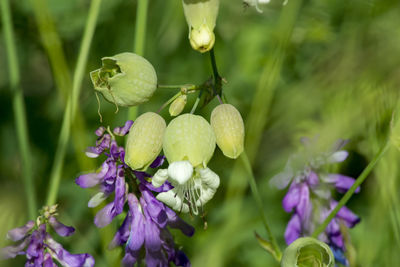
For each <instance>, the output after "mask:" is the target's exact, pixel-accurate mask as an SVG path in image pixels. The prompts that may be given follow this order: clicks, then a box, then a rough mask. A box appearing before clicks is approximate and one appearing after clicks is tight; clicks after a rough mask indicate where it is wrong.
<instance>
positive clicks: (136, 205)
mask: <svg viewBox="0 0 400 267" xmlns="http://www.w3.org/2000/svg"><path fill="white" fill-rule="evenodd" d="M146 114H147V115H146ZM146 114H144V115H145V116H153V115H152V114H150V115H149V114H148V113H146ZM157 116H158V115H157ZM140 118H142V119H143V117H142V116H140V117H139V118H138V119H137V120H139V119H140ZM132 124H133V125H134V126H132ZM134 127H145V128H146V127H148V125H146V123H144V124H143V123H142V122H141V121H140V120H139V122H138V121H135V123H133V122H132V121H127V122H126V124H125V126H123V127H117V128H115V129H114V131H113V133H111V132H110V130H107V132H106V129H105V128H104V127H100V128H99V129H98V130H97V131H96V135H98V136H99V138H98V140H97V142H96V147H90V148H89V149H88V152H89V153H87V154H88V156H99V155H100V154H104V155H106V156H107V159H106V160H105V162H104V163H103V164H102V167H101V169H100V171H99V172H95V173H89V174H83V175H81V176H79V177H78V178H77V179H76V183H77V184H78V185H79V186H81V187H83V188H86V187H93V186H96V185H98V186H99V189H100V192H99V193H97V194H96V195H94V196H93V197H92V199H90V201H89V204H88V205H89V207H96V206H98V205H99V204H100V203H101V202H102V201H104V200H105V199H107V198H108V197H109V196H110V195H111V194H113V195H114V200H113V201H111V202H109V203H108V204H107V205H106V206H105V207H104V208H103V209H101V210H100V211H99V212H98V213H97V214H96V217H95V220H94V223H95V224H96V226H98V227H104V226H106V225H108V224H110V223H111V222H112V220H113V219H114V218H115V216H117V215H118V214H121V213H122V212H123V210H124V207H125V206H128V211H127V213H126V214H127V215H126V217H125V219H124V221H123V223H122V225H121V226H120V228H119V229H118V231H117V233H116V234H115V236H114V238H113V240H112V241H111V243H110V248H114V247H116V246H124V245H125V256H124V258H123V264H124V266H133V265H134V264H135V263H136V262H137V261H138V260H139V259H141V258H142V257H143V255H145V261H146V265H147V266H160V267H164V266H165V267H167V266H169V263H170V262H173V263H174V264H175V265H177V266H190V262H189V260H188V259H187V257H186V255H185V254H184V253H183V252H182V251H181V250H179V249H176V248H175V244H174V241H173V237H172V235H171V233H170V232H169V230H168V228H167V226H168V227H170V228H177V229H180V230H181V232H182V233H183V234H185V235H187V236H192V235H193V234H194V228H193V227H192V226H190V225H188V224H186V223H185V222H184V221H183V220H181V219H180V218H179V217H178V216H177V215H176V213H175V212H174V211H173V210H171V209H170V208H168V207H167V206H165V205H164V203H162V202H160V201H159V200H158V199H156V197H155V196H154V193H160V194H161V193H162V192H165V191H168V190H170V189H172V186H171V184H169V183H168V182H165V183H163V184H162V185H160V186H159V187H157V188H155V187H154V186H153V185H152V184H151V183H150V182H148V179H149V178H151V175H150V174H148V173H146V172H143V171H137V170H133V169H132V168H130V167H129V166H128V165H127V164H126V163H125V150H124V148H123V147H121V146H118V144H117V142H116V140H115V135H119V136H124V135H126V134H128V133H129V130H133V129H134ZM147 130H148V129H147ZM147 130H144V131H143V133H144V134H146V133H147V134H149V136H148V137H149V138H150V139H152V137H151V134H150V133H148V132H147ZM153 130H155V129H153ZM139 132H140V131H139ZM129 134H130V136H129V138H138V139H139V140H141V138H142V137H143V135H142V134H138V135H136V134H132V135H131V133H129ZM131 141H133V140H131ZM141 149H143V148H141ZM136 152H137V151H136ZM141 152H143V153H145V151H139V153H141ZM151 154H152V155H153V152H151ZM163 162H164V157H163V156H159V157H157V158H156V159H155V160H154V161H153V162H152V163H151V164H150V166H149V167H150V168H158V167H160V166H161V165H162V164H163ZM126 203H127V204H128V205H125V204H126Z"/></svg>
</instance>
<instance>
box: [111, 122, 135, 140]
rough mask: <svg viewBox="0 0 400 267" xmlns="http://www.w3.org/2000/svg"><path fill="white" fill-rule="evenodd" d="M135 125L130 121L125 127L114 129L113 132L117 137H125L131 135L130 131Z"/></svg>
mask: <svg viewBox="0 0 400 267" xmlns="http://www.w3.org/2000/svg"><path fill="white" fill-rule="evenodd" d="M132 125H133V121H131V120H129V121H126V122H125V125H124V126H123V127H116V128H114V130H113V132H114V134H115V135H119V136H124V135H126V134H127V133H129V130H130V129H131V127H132Z"/></svg>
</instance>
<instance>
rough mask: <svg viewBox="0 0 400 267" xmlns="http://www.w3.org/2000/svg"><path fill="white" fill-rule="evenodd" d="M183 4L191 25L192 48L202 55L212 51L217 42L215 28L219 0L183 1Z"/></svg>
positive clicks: (190, 38)
mask: <svg viewBox="0 0 400 267" xmlns="http://www.w3.org/2000/svg"><path fill="white" fill-rule="evenodd" d="M182 3H183V11H184V13H185V17H186V21H187V23H188V25H189V40H190V44H191V46H192V47H193V49H194V50H197V51H200V52H201V53H204V52H207V51H209V50H211V48H213V46H214V42H215V36H214V28H215V22H216V20H217V16H218V8H219V0H182Z"/></svg>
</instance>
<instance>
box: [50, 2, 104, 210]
mask: <svg viewBox="0 0 400 267" xmlns="http://www.w3.org/2000/svg"><path fill="white" fill-rule="evenodd" d="M100 5H101V0H93V1H92V2H91V5H90V9H89V16H88V19H87V22H86V26H85V32H84V34H83V38H82V44H81V48H80V51H79V55H78V61H77V66H76V69H75V73H74V80H73V88H72V92H71V93H70V95H69V97H68V99H67V105H66V108H65V113H64V118H63V122H62V126H61V133H60V136H59V141H58V145H57V150H56V154H55V159H54V164H53V168H52V170H51V174H50V186H49V192H48V196H47V201H46V203H47V205H52V204H54V203H55V202H56V200H57V194H58V188H59V185H60V179H61V172H62V168H63V164H64V158H65V152H66V148H67V144H68V141H69V137H70V130H71V123H72V121H73V119H74V116H75V115H76V112H77V102H78V98H79V93H80V90H81V83H82V79H83V75H84V71H85V66H86V62H87V58H88V54H89V48H90V44H91V41H92V38H93V34H94V30H95V28H96V23H97V17H98V14H99V11H100ZM82 154H83V153H82Z"/></svg>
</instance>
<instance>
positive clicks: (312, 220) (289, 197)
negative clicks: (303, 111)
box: [270, 139, 360, 265]
mask: <svg viewBox="0 0 400 267" xmlns="http://www.w3.org/2000/svg"><path fill="white" fill-rule="evenodd" d="M346 143H347V142H346V141H343V140H339V141H338V142H337V143H336V144H335V145H334V146H333V148H332V150H331V151H329V152H322V153H321V152H317V151H316V149H315V147H314V146H313V144H312V142H311V141H310V140H309V139H304V140H303V144H305V150H304V151H303V153H301V154H295V155H293V156H291V157H290V158H289V160H288V162H287V164H286V166H285V169H284V171H283V172H281V173H279V174H277V175H275V176H274V177H273V178H272V179H271V181H270V183H271V184H272V185H274V186H276V187H278V188H280V189H283V188H285V187H286V186H288V185H289V184H290V186H289V190H288V192H287V193H286V195H285V197H284V198H283V201H282V206H283V209H284V210H285V211H286V212H288V213H292V217H291V219H290V221H289V223H288V225H287V227H286V231H285V240H286V243H287V244H288V245H289V244H290V243H292V242H293V241H295V240H296V239H297V238H299V237H302V236H308V235H311V234H312V232H313V231H314V230H315V228H316V227H317V226H318V225H319V224H321V223H322V222H323V221H324V220H325V218H326V217H327V216H328V215H329V213H330V212H331V211H332V210H333V209H334V208H335V207H336V205H337V202H336V201H335V200H334V199H332V194H331V192H332V191H333V190H334V189H336V190H337V191H338V192H339V193H346V192H347V190H349V188H350V187H351V186H352V185H353V184H354V181H355V179H354V178H352V177H348V176H345V175H341V174H331V173H325V172H324V171H323V168H322V167H323V166H325V165H328V164H332V163H337V162H342V161H344V160H345V159H346V157H347V156H348V152H347V151H345V150H341V149H342V147H343V146H344V145H345V144H346ZM359 191H360V188H357V190H356V191H355V192H356V193H358V192H359ZM359 221H360V219H359V217H358V216H357V215H355V214H354V213H353V212H351V211H350V210H349V209H348V208H346V207H343V208H341V209H340V211H339V212H338V214H337V215H336V216H335V218H333V219H332V221H331V222H330V223H329V225H328V227H327V228H326V229H325V232H324V233H323V234H321V235H320V236H319V239H321V240H322V241H324V242H326V243H328V245H329V246H331V247H332V249H333V250H334V251H336V252H335V253H334V254H335V258H337V261H338V262H341V263H342V264H344V265H347V264H348V263H347V259H346V258H345V257H344V252H345V250H346V247H345V244H344V239H343V236H342V232H341V227H340V225H344V226H346V227H349V228H351V227H354V226H355V225H356V224H357V223H358V222H359Z"/></svg>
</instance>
